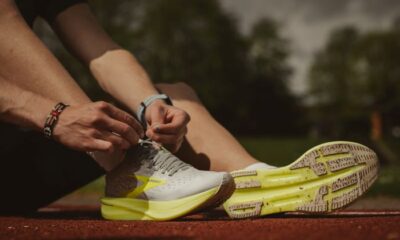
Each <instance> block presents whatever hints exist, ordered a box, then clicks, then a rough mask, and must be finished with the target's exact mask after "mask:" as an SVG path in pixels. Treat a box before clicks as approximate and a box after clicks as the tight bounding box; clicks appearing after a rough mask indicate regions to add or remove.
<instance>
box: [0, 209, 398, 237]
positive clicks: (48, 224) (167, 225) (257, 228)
mask: <svg viewBox="0 0 400 240" xmlns="http://www.w3.org/2000/svg"><path fill="white" fill-rule="evenodd" d="M133 238H139V239H149V238H159V239H175V238H179V239H192V238H193V239H221V238H226V239H246V240H247V239H271V240H273V239H285V240H291V239H296V240H299V239H318V240H320V239H328V240H329V239H341V240H345V239H400V212H399V211H393V212H381V211H379V212H377V211H363V212H354V211H342V212H338V213H335V214H332V215H324V216H316V215H303V214H283V215H273V216H268V217H264V218H258V219H246V220H231V219H229V218H228V217H227V216H226V215H225V214H224V212H223V211H218V210H215V211H212V212H208V213H202V214H195V215H191V216H187V217H185V218H183V219H180V220H178V221H170V222H148V221H106V220H102V219H101V217H100V215H99V212H98V210H97V209H94V208H84V209H82V208H81V209H76V208H75V209H63V210H57V209H49V210H48V211H46V212H41V213H38V214H35V215H31V216H23V217H19V216H3V217H0V239H7V240H11V239H133Z"/></svg>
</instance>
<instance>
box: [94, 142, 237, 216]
mask: <svg viewBox="0 0 400 240" xmlns="http://www.w3.org/2000/svg"><path fill="white" fill-rule="evenodd" d="M234 190H235V184H234V181H233V178H232V177H231V176H230V174H229V173H224V172H211V171H200V170H197V169H195V168H194V167H192V166H191V165H189V164H187V163H184V162H182V161H181V160H180V159H178V158H177V157H176V156H174V155H173V154H171V153H170V152H169V151H168V150H167V149H165V148H163V147H162V146H160V145H158V144H157V143H155V142H152V141H147V140H146V141H141V142H140V143H139V146H138V147H136V148H135V149H132V150H130V151H129V152H128V153H127V156H126V158H125V160H124V161H123V162H122V163H121V164H120V165H119V166H117V167H116V168H114V169H113V170H112V171H110V172H109V173H107V174H106V196H105V197H104V198H103V199H102V200H101V213H102V216H103V217H104V218H105V219H109V220H160V221H161V220H170V219H175V218H178V217H181V216H183V215H186V214H188V213H191V212H193V211H197V210H200V209H204V208H208V207H214V206H218V205H220V204H222V203H223V202H224V201H225V200H226V199H227V198H229V197H230V196H231V195H232V193H233V191H234Z"/></svg>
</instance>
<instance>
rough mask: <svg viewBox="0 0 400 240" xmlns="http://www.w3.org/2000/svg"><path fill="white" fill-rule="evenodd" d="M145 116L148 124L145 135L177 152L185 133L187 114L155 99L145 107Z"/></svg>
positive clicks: (188, 119)
mask: <svg viewBox="0 0 400 240" xmlns="http://www.w3.org/2000/svg"><path fill="white" fill-rule="evenodd" d="M145 118H146V121H147V124H148V125H147V131H146V135H147V137H149V138H150V139H151V140H153V141H156V142H158V143H161V144H162V145H163V146H165V147H166V148H167V149H168V150H170V151H171V152H172V153H175V152H177V151H178V150H179V148H180V147H181V145H182V142H183V139H184V137H185V135H186V133H187V126H186V125H187V124H188V123H189V121H190V116H189V114H187V113H186V112H185V111H183V110H182V109H179V108H177V107H174V106H170V105H168V104H166V103H165V102H164V101H162V100H156V101H154V102H153V103H152V104H151V105H150V106H148V107H147V109H146V115H145Z"/></svg>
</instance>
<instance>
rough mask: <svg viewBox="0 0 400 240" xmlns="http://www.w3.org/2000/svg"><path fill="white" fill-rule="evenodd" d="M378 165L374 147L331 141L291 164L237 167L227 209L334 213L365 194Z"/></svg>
mask: <svg viewBox="0 0 400 240" xmlns="http://www.w3.org/2000/svg"><path fill="white" fill-rule="evenodd" d="M378 168H379V166H378V158H377V156H376V154H375V153H374V152H373V151H372V150H371V149H369V148H367V147H365V146H363V145H361V144H358V143H353V142H328V143H325V144H321V145H319V146H316V147H314V148H312V149H310V150H309V151H307V152H306V153H305V154H303V155H302V156H301V157H300V158H298V159H297V160H296V161H294V162H293V163H292V164H290V165H288V166H285V167H280V168H275V169H274V168H268V167H261V168H259V169H254V167H250V169H243V170H239V171H234V172H232V173H231V174H232V176H233V178H234V180H235V183H236V190H235V192H234V194H233V195H232V196H231V197H230V198H229V199H228V200H227V201H226V202H225V203H224V208H225V210H226V212H227V213H228V215H229V216H230V217H232V218H246V217H256V216H262V215H267V214H272V213H280V212H289V211H302V212H309V213H326V212H331V211H334V210H336V209H340V208H343V207H345V206H347V205H348V204H350V203H351V202H353V201H354V200H356V199H357V198H358V197H360V196H361V195H362V194H363V193H364V192H365V191H366V190H367V189H368V188H369V187H370V186H371V185H372V183H373V182H374V181H375V180H376V178H377V174H378Z"/></svg>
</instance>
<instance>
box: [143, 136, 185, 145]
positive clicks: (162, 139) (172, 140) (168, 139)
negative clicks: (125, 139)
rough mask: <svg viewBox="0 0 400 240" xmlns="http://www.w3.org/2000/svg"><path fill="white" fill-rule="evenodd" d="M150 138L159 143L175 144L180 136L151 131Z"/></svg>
mask: <svg viewBox="0 0 400 240" xmlns="http://www.w3.org/2000/svg"><path fill="white" fill-rule="evenodd" d="M150 138H151V140H153V141H155V142H158V143H161V144H176V143H177V142H178V141H179V138H180V136H178V135H171V134H157V133H153V134H152V135H151V137H150Z"/></svg>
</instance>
